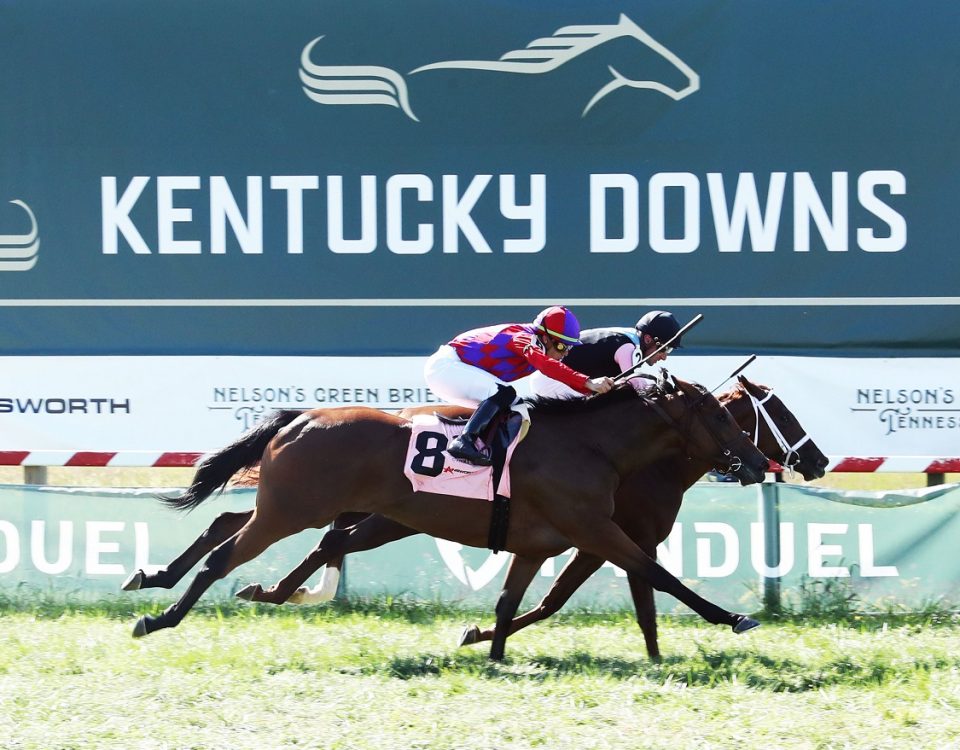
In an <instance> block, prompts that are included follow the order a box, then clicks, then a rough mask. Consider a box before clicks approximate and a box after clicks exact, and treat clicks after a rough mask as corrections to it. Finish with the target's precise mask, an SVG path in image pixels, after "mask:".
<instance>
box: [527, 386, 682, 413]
mask: <svg viewBox="0 0 960 750" xmlns="http://www.w3.org/2000/svg"><path fill="white" fill-rule="evenodd" d="M666 393H667V392H666V391H665V390H664V389H663V388H662V387H661V386H659V385H654V386H653V387H651V388H649V389H647V390H646V391H644V392H643V393H642V394H641V393H638V392H637V390H636V389H635V388H632V387H630V386H624V387H622V388H615V389H614V390H612V391H609V392H607V393H604V394H601V395H599V396H594V397H592V398H580V397H578V396H557V397H549V396H533V397H530V398H525V399H524V400H523V401H524V403H526V404H529V405H530V407H531V408H533V409H535V410H536V411H539V412H544V413H548V412H549V413H560V412H562V413H564V414H580V413H583V412H591V411H596V410H597V409H604V408H606V407H608V406H611V405H613V404H622V403H624V402H625V401H636V400H640V401H643V400H645V399H648V398H660V397H663V396H665V395H666Z"/></svg>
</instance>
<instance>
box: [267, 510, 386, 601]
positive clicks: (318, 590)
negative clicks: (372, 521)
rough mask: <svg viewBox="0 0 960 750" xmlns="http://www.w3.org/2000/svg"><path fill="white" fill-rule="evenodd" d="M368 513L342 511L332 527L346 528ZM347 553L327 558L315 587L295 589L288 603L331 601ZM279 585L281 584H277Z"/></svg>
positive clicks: (358, 521) (337, 585)
mask: <svg viewBox="0 0 960 750" xmlns="http://www.w3.org/2000/svg"><path fill="white" fill-rule="evenodd" d="M367 515H368V514H367V513H341V514H340V515H339V516H337V517H336V519H335V520H334V522H333V526H332V527H331V528H334V529H346V528H349V527H350V526H353V525H354V524H356V523H360V521H362V520H363V519H364V518H366V517H367ZM344 557H345V555H340V556H339V557H334V558H332V559H330V560H327V562H326V564H325V565H324V566H323V577H322V578H321V579H320V583H318V584H317V585H316V586H314V587H313V588H306V587H305V586H301V587H300V588H298V589H297V590H296V591H294V592H293V593H292V594H291V595H290V598H289V599H287V601H286V603H287V604H323V603H324V602H329V601H331V600H333V598H334V597H335V596H336V595H337V589H338V588H339V586H340V574H341V572H342V571H343V560H344ZM277 585H278V586H279V585H280V584H277Z"/></svg>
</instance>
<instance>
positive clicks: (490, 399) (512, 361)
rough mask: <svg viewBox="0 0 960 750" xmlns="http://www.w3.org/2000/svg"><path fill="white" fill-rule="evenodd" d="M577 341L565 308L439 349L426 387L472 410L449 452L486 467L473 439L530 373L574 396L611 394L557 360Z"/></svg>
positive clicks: (602, 380)
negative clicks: (513, 384) (542, 377)
mask: <svg viewBox="0 0 960 750" xmlns="http://www.w3.org/2000/svg"><path fill="white" fill-rule="evenodd" d="M579 342H580V324H579V323H578V322H577V319H576V317H574V315H573V313H572V312H570V311H569V310H568V309H567V308H565V307H548V308H547V309H546V310H543V311H542V312H541V313H540V314H539V315H537V317H536V319H535V320H534V321H533V322H532V323H508V324H505V325H494V326H488V327H487V328H476V329H474V330H472V331H467V332H465V333H461V334H460V335H459V336H456V337H455V338H454V339H453V340H452V341H450V342H449V343H447V344H444V345H443V346H441V347H440V348H439V349H438V350H437V351H436V352H435V353H434V354H433V355H432V356H431V357H430V358H429V359H428V360H427V363H426V365H425V366H424V377H425V378H426V381H427V385H428V386H430V389H431V390H432V391H433V392H434V393H436V394H437V395H438V396H440V397H441V398H442V399H444V400H445V401H449V402H450V403H454V404H460V405H461V406H470V407H476V411H474V413H473V416H471V417H470V420H469V421H468V422H467V425H466V427H465V428H464V431H463V434H462V435H460V436H459V437H458V438H456V439H455V440H454V441H453V442H451V443H450V445H449V447H448V448H447V452H448V453H449V454H450V455H451V456H454V457H455V458H459V459H460V460H462V461H467V462H468V463H472V464H476V465H478V466H489V465H490V459H489V457H487V456H485V455H484V454H483V453H481V452H480V451H479V450H478V449H477V446H476V441H477V438H478V436H479V435H480V433H481V432H482V431H483V430H484V429H485V428H486V427H487V426H488V425H489V424H490V422H491V421H492V420H493V418H494V417H496V416H497V414H498V413H499V412H500V410H501V409H507V408H509V407H510V406H511V405H512V404H513V402H514V400H515V399H516V398H517V392H516V391H515V390H514V389H513V387H512V386H509V385H507V383H510V382H512V381H514V380H518V379H520V378H522V377H526V376H527V375H529V374H531V373H533V372H542V373H544V374H545V375H547V376H549V377H550V378H553V379H554V380H556V381H559V382H561V383H563V384H564V385H565V386H567V387H569V388H570V389H571V390H572V391H573V392H574V393H579V394H588V393H606V392H607V391H609V390H610V389H611V388H612V387H613V381H612V380H610V378H608V377H604V376H601V377H593V378H591V377H588V376H587V375H584V374H583V373H580V372H577V371H576V370H574V369H572V368H570V367H567V366H566V365H565V364H563V363H562V362H561V361H560V360H561V359H563V358H564V357H565V356H566V355H567V354H568V352H570V351H571V350H572V348H573V347H575V346H576V345H577V344H578V343H579Z"/></svg>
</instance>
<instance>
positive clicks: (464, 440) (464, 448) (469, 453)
mask: <svg viewBox="0 0 960 750" xmlns="http://www.w3.org/2000/svg"><path fill="white" fill-rule="evenodd" d="M516 397H517V392H516V391H515V390H514V389H513V388H512V387H510V386H506V387H505V386H502V385H501V386H498V390H497V392H496V393H494V394H493V395H492V396H490V398H488V399H485V400H483V401H481V402H480V403H479V404H478V405H477V409H476V411H474V412H473V415H472V416H471V417H470V419H469V420H468V421H467V424H466V427H464V428H463V432H462V433H461V434H460V435H458V436H457V437H456V438H454V440H453V441H452V442H451V443H450V445H448V446H447V453H449V454H450V455H451V456H453V457H454V458H459V459H460V460H461V461H466V462H467V463H468V464H473V465H474V466H489V465H490V457H489V456H485V455H484V454H483V453H481V452H480V451H479V450H477V439H478V438H479V437H480V433H482V432H483V431H484V430H485V429H487V426H488V425H489V424H490V423H491V422H492V421H493V420H494V419H495V418H496V416H497V414H499V413H500V410H501V409H508V408H509V407H510V405H511V404H512V403H513V401H514V399H515V398H516Z"/></svg>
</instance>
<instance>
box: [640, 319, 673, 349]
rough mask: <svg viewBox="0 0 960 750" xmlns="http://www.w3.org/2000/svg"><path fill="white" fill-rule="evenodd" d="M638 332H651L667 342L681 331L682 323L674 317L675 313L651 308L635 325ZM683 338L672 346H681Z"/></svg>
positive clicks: (656, 337) (655, 336)
mask: <svg viewBox="0 0 960 750" xmlns="http://www.w3.org/2000/svg"><path fill="white" fill-rule="evenodd" d="M635 327H636V329H637V332H638V333H641V334H644V333H649V334H650V335H651V336H653V337H654V338H655V339H657V340H658V341H659V342H660V343H661V344H666V343H667V342H668V341H669V340H670V339H671V338H673V337H674V336H676V335H677V334H678V333H679V332H680V324H679V323H678V322H677V319H676V318H675V317H673V313H669V312H667V311H666V310H651V311H650V312H648V313H647V314H646V315H644V316H643V317H642V318H640V320H638V321H637V325H636V326H635ZM680 341H681V339H677V340H676V341H674V342H673V343H672V344H670V346H671V347H673V348H674V349H677V348H679V347H680Z"/></svg>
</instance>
